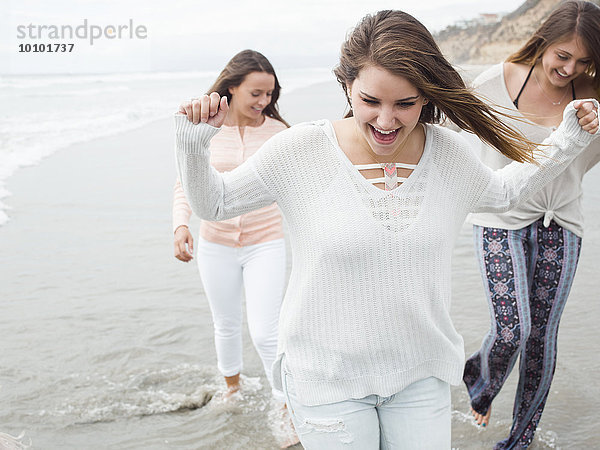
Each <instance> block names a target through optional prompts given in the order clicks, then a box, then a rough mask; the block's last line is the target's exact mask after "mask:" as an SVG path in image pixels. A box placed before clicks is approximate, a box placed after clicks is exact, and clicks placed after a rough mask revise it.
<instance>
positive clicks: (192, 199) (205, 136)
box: [175, 114, 275, 221]
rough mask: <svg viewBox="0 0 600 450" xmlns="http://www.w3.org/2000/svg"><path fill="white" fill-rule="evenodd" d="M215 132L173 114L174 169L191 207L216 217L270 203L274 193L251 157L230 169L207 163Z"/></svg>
mask: <svg viewBox="0 0 600 450" xmlns="http://www.w3.org/2000/svg"><path fill="white" fill-rule="evenodd" d="M218 132H219V128H215V127H212V126H210V125H207V124H205V123H199V124H198V125H194V124H193V123H192V122H190V121H189V120H188V119H187V117H186V116H185V115H182V114H177V115H175V147H176V156H177V169H178V171H179V177H180V180H181V184H182V186H183V190H184V192H185V196H186V197H187V199H188V201H189V204H190V206H191V208H192V211H193V212H194V213H195V214H196V215H197V216H199V217H200V218H201V219H205V220H211V221H220V220H225V219H229V218H232V217H237V216H239V215H242V214H245V213H247V212H250V211H253V210H255V209H259V208H262V207H264V206H268V205H270V204H271V203H273V202H274V201H275V198H274V196H273V195H272V194H271V192H270V191H269V190H268V189H267V187H266V185H265V184H264V183H263V181H262V180H261V178H260V177H259V176H258V173H257V171H256V169H255V168H254V165H253V164H254V160H255V158H254V157H251V158H249V159H248V160H247V161H246V162H244V163H243V164H241V165H240V166H238V167H237V168H235V169H234V170H232V171H231V172H224V173H219V172H218V171H217V170H216V169H214V168H213V167H212V166H211V165H210V152H209V144H210V140H211V138H212V137H213V136H214V135H216V134H217V133H218Z"/></svg>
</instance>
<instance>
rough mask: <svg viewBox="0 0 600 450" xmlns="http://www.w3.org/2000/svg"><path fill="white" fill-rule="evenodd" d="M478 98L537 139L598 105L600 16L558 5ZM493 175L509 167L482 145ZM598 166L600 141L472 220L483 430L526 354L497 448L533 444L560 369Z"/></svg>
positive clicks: (474, 386)
mask: <svg viewBox="0 0 600 450" xmlns="http://www.w3.org/2000/svg"><path fill="white" fill-rule="evenodd" d="M474 84H475V88H476V90H477V92H478V93H479V94H481V95H482V96H484V97H485V98H486V99H487V100H489V101H490V102H493V104H495V105H500V106H502V107H504V108H506V109H507V110H510V112H511V113H512V114H514V116H515V118H514V119H509V118H507V119H506V123H507V124H509V125H511V126H513V127H515V128H516V129H518V130H519V131H521V132H522V133H523V135H524V136H526V137H527V138H528V139H531V140H534V141H541V140H543V139H544V138H546V137H547V136H548V135H549V134H550V133H551V132H552V130H553V129H554V128H556V127H557V126H558V125H559V123H560V121H561V118H562V114H563V110H564V109H565V106H566V105H567V104H568V103H569V101H571V100H575V99H576V98H598V87H599V86H600V8H599V7H598V6H596V5H594V4H593V3H590V2H585V1H569V2H565V3H562V4H561V5H559V6H558V8H557V9H556V10H555V11H554V12H553V13H552V14H551V15H550V16H549V18H548V19H547V20H546V22H545V23H544V24H543V25H542V26H541V27H540V28H539V29H538V30H537V31H536V32H535V33H534V34H533V36H532V37H531V38H530V39H529V41H528V42H527V43H525V45H524V46H523V47H522V48H521V49H519V50H518V51H517V52H516V53H514V54H513V55H512V56H510V57H509V58H508V60H507V61H506V62H504V63H501V64H498V65H496V66H494V67H492V68H490V69H489V70H487V71H486V72H484V73H483V74H481V75H480V76H479V77H478V78H477V79H476V80H475V82H474ZM480 147H481V159H482V161H483V162H484V163H485V164H486V165H488V166H489V167H491V168H492V169H499V168H501V167H504V166H505V165H507V164H509V163H510V162H511V161H510V160H509V159H508V158H506V157H504V156H502V155H501V154H499V153H498V152H496V151H495V150H494V149H492V148H489V147H488V146H486V145H484V144H480ZM598 161H600V140H596V141H595V142H593V143H592V144H590V146H589V148H588V149H586V150H585V151H584V152H583V153H582V154H581V155H579V156H578V157H577V158H576V159H575V160H574V161H573V162H572V163H571V164H570V165H569V166H568V167H567V169H566V170H565V171H564V172H563V173H562V174H560V175H559V176H557V177H556V178H555V179H554V180H552V181H551V182H550V183H549V184H547V185H546V186H545V187H544V188H543V189H542V190H541V191H540V192H538V193H536V194H535V195H533V196H532V197H531V198H529V199H528V200H527V201H526V202H524V203H521V204H520V205H518V206H517V207H516V208H514V209H512V210H511V211H508V212H506V213H481V214H474V215H472V216H471V217H470V221H471V222H472V223H473V224H474V225H475V226H474V236H475V246H476V252H477V255H478V258H479V260H480V261H479V262H480V267H481V272H482V276H483V278H484V285H485V292H486V297H487V300H488V303H489V308H490V316H491V317H492V324H491V329H490V332H489V334H488V335H487V336H486V337H485V339H484V341H483V344H482V347H481V349H480V350H478V351H477V352H476V353H475V354H474V355H473V356H471V357H470V358H469V359H468V361H467V363H466V366H465V374H464V382H465V384H466V386H467V389H468V391H469V394H470V397H471V407H472V412H473V415H474V416H475V418H476V420H477V422H478V423H479V424H480V425H482V426H486V425H487V424H488V421H489V417H490V412H491V404H492V401H493V400H494V398H495V397H496V395H497V394H498V392H499V391H500V389H501V388H502V386H503V384H504V381H505V380H506V378H507V377H508V375H509V374H510V372H511V370H512V368H513V366H514V364H515V361H516V359H517V357H518V356H519V355H520V356H521V361H520V364H519V365H520V372H519V385H518V388H517V395H516V398H515V406H514V409H513V423H512V428H511V430H510V434H509V436H508V437H507V438H506V439H504V440H503V441H501V442H498V444H497V445H496V447H495V448H496V449H513V448H526V447H527V446H529V444H530V443H531V442H532V440H533V436H534V433H535V430H536V427H537V424H538V422H539V420H540V418H541V415H542V411H543V409H544V405H545V403H546V398H547V396H548V392H549V390H550V383H551V381H552V377H553V375H554V369H555V367H556V353H557V348H556V343H557V337H558V336H557V335H558V324H559V321H560V317H561V314H562V311H563V308H564V306H565V303H566V301H567V297H568V295H569V290H570V288H571V284H572V282H573V278H574V276H575V269H576V268H577V260H578V257H579V250H580V248H581V238H582V235H583V211H582V205H581V197H582V194H583V191H582V186H581V182H582V179H583V176H584V174H585V173H586V172H587V171H588V170H589V169H591V168H592V167H593V166H594V165H595V164H596V163H598Z"/></svg>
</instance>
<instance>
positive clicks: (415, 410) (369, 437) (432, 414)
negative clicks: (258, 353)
mask: <svg viewBox="0 0 600 450" xmlns="http://www.w3.org/2000/svg"><path fill="white" fill-rule="evenodd" d="M282 366H283V367H282V374H281V379H282V383H283V391H284V394H285V399H286V401H287V405H288V409H289V411H290V413H291V415H292V420H293V422H294V427H295V428H296V432H297V433H298V437H299V438H300V442H301V443H302V446H303V447H304V448H305V449H306V450H321V449H327V450H336V449H339V450H352V449H356V450H379V449H384V450H392V449H393V450H449V449H450V446H451V438H450V435H451V410H450V385H449V384H448V383H446V382H444V381H441V380H439V379H437V378H434V377H430V378H425V379H423V380H419V381H416V382H414V383H413V384H411V385H409V386H407V387H406V388H405V389H403V390H402V391H400V392H398V393H396V394H394V395H391V396H390V397H380V396H378V395H369V396H367V397H364V398H361V399H348V400H344V401H341V402H337V403H329V404H324V405H317V406H307V405H303V404H302V403H300V402H299V401H298V399H297V397H296V390H295V387H294V378H293V376H292V375H291V374H290V373H289V372H288V371H287V369H286V368H285V364H282Z"/></svg>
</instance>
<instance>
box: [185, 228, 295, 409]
mask: <svg viewBox="0 0 600 450" xmlns="http://www.w3.org/2000/svg"><path fill="white" fill-rule="evenodd" d="M196 258H197V260H198V269H199V270H200V277H201V278H202V284H203V285H204V291H205V293H206V297H207V298H208V302H209V304H210V309H211V312H212V317H213V323H214V327H215V346H216V350H217V365H218V368H219V371H220V372H221V373H222V374H223V376H226V377H230V376H234V375H237V374H238V373H240V372H241V370H242V365H243V364H242V317H243V313H242V297H243V295H244V294H245V297H246V315H247V319H248V328H249V330H250V337H251V338H252V342H253V343H254V347H255V348H256V351H257V352H258V354H259V356H260V358H261V359H262V363H263V366H264V368H265V374H266V375H267V379H268V380H269V383H270V384H271V386H273V379H272V378H273V376H272V373H271V366H272V365H273V362H274V361H275V357H276V356H277V326H278V322H279V310H280V308H281V302H282V300H283V291H284V288H285V273H286V267H285V263H286V261H285V258H286V255H285V241H284V240H283V239H276V240H273V241H269V242H265V243H262V244H256V245H249V246H247V247H241V248H233V247H228V246H226V245H221V244H215V243H213V242H208V241H206V240H204V239H202V238H199V239H198V246H197V253H196ZM274 394H275V395H276V396H277V397H280V398H282V394H281V393H279V392H277V391H276V392H274Z"/></svg>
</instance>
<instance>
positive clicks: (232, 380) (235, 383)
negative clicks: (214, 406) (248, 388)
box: [223, 373, 240, 400]
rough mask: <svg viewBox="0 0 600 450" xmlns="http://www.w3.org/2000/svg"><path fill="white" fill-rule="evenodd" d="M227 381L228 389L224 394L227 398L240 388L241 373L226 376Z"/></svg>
mask: <svg viewBox="0 0 600 450" xmlns="http://www.w3.org/2000/svg"><path fill="white" fill-rule="evenodd" d="M225 383H226V384H227V391H226V392H225V393H224V394H223V398H224V399H225V400H227V399H228V398H230V397H231V396H232V395H233V394H235V393H236V392H238V391H239V390H240V374H239V373H238V374H237V375H233V376H232V377H225Z"/></svg>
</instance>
